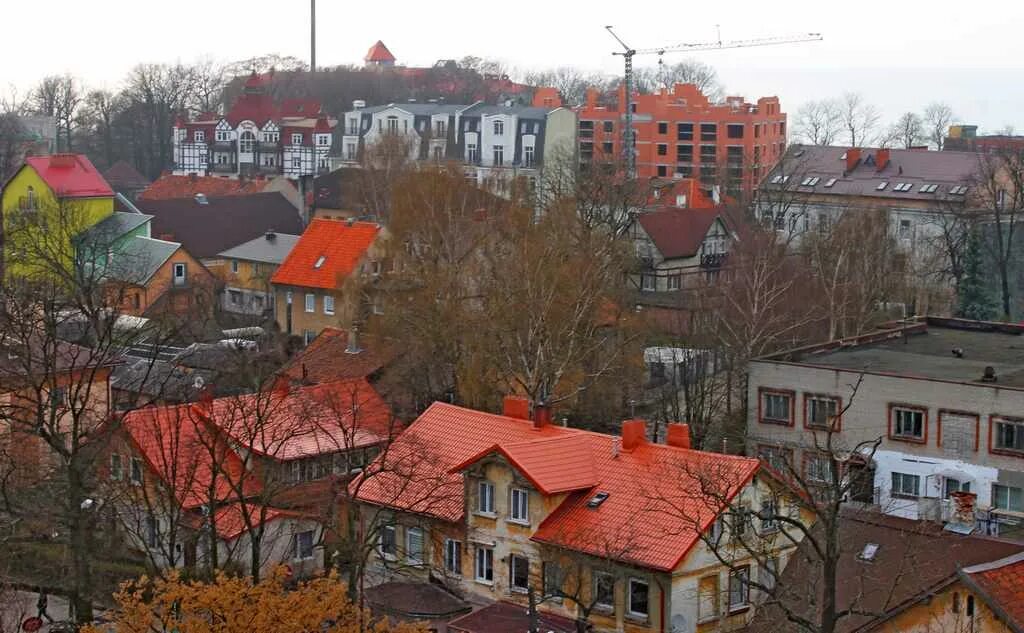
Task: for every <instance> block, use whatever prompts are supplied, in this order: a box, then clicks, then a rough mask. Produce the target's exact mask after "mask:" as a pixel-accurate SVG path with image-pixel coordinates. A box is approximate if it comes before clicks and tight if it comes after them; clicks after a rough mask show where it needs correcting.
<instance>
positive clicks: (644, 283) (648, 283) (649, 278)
mask: <svg viewBox="0 0 1024 633" xmlns="http://www.w3.org/2000/svg"><path fill="white" fill-rule="evenodd" d="M656 283H657V281H656V279H655V277H654V275H640V290H645V291H647V292H652V291H654V290H655V288H656Z"/></svg>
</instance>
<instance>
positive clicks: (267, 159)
mask: <svg viewBox="0 0 1024 633" xmlns="http://www.w3.org/2000/svg"><path fill="white" fill-rule="evenodd" d="M275 162H276V161H275V158H274V156H272V155H270V154H264V156H263V166H264V167H273V166H274V163H275Z"/></svg>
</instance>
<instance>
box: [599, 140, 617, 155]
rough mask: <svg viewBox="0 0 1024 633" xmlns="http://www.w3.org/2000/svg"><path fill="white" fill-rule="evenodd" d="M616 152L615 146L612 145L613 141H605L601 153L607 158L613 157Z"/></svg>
mask: <svg viewBox="0 0 1024 633" xmlns="http://www.w3.org/2000/svg"><path fill="white" fill-rule="evenodd" d="M614 152H615V146H614V145H613V144H612V142H611V141H605V142H604V143H601V153H603V154H604V155H605V156H611V155H612V153H614Z"/></svg>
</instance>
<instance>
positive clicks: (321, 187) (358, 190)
mask: <svg viewBox="0 0 1024 633" xmlns="http://www.w3.org/2000/svg"><path fill="white" fill-rule="evenodd" d="M366 177H367V176H366V174H365V173H364V172H363V170H361V169H357V168H355V167H340V168H338V169H335V170H334V171H332V172H330V173H328V174H321V175H319V176H317V177H316V178H314V179H313V191H312V196H311V197H312V202H311V204H310V217H311V218H323V219H325V220H347V219H349V218H360V217H362V218H366V217H368V216H371V215H372V213H371V212H370V209H368V208H367V204H366V198H367V195H366V194H367V193H369V191H368V190H369V189H370V188H369V187H367V185H369V184H370V181H367V180H364V178H366Z"/></svg>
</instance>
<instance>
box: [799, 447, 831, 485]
mask: <svg viewBox="0 0 1024 633" xmlns="http://www.w3.org/2000/svg"><path fill="white" fill-rule="evenodd" d="M804 477H805V478H806V479H807V481H808V482H810V483H831V481H832V459H831V458H830V457H829V455H828V454H827V453H808V452H805V453H804Z"/></svg>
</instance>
